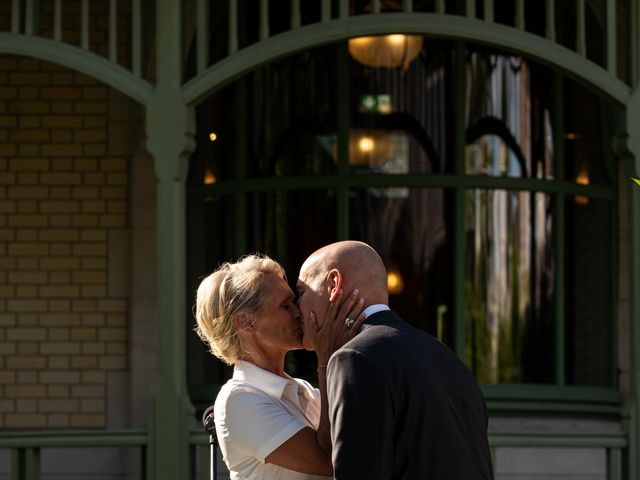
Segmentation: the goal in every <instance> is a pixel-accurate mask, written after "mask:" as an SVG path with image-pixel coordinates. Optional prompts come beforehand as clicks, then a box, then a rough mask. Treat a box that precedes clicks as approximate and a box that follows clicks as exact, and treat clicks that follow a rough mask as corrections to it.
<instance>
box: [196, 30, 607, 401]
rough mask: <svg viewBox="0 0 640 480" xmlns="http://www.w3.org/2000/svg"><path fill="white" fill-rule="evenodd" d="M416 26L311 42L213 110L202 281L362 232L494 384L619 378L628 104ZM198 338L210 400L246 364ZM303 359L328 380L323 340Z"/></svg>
mask: <svg viewBox="0 0 640 480" xmlns="http://www.w3.org/2000/svg"><path fill="white" fill-rule="evenodd" d="M389 37H393V38H389ZM411 37H416V36H406V35H401V34H398V35H386V36H377V37H366V38H367V40H366V41H363V42H361V43H359V44H357V45H356V44H352V43H347V42H345V43H342V44H339V45H328V46H324V47H321V48H316V49H313V50H310V51H307V52H304V53H301V54H297V55H293V56H291V57H288V58H285V59H281V60H278V61H276V62H273V63H271V64H269V65H267V66H264V67H260V68H257V69H256V70H255V71H253V72H252V73H250V74H247V75H246V76H245V77H243V78H242V79H240V80H238V81H236V82H235V83H234V84H233V85H230V86H228V87H226V88H225V89H223V90H221V91H220V92H218V93H217V94H215V95H213V96H212V97H211V98H209V99H207V100H206V101H204V102H203V103H201V104H200V105H199V106H198V109H197V118H198V133H197V142H198V145H197V149H196V152H195V154H194V157H193V159H192V162H191V170H190V176H189V187H190V188H189V198H188V204H187V208H188V213H187V219H188V262H189V263H188V276H189V282H190V283H189V285H188V288H189V292H190V294H192V292H195V288H196V286H197V284H198V282H199V279H200V278H201V277H202V276H204V275H206V274H207V273H209V272H211V271H212V270H213V269H214V268H215V267H217V266H218V265H219V264H220V263H222V262H224V261H235V260H236V259H237V258H238V257H239V256H240V255H243V254H246V253H250V252H255V251H261V252H264V253H266V254H268V255H270V256H272V257H273V258H275V259H276V260H278V261H279V262H280V263H282V264H283V266H284V267H285V269H286V270H287V272H288V276H289V280H290V281H291V283H293V281H295V278H296V277H297V273H298V269H299V268H300V265H301V264H302V262H303V261H304V259H305V258H306V257H307V255H309V254H310V253H311V252H313V251H314V250H315V249H317V248H319V247H320V246H322V245H325V244H328V243H331V242H334V241H336V240H339V239H346V238H349V239H358V240H363V241H365V242H367V243H369V244H371V245H372V246H373V247H374V248H376V249H377V251H378V252H379V253H380V254H381V256H382V258H383V260H384V261H385V264H386V265H387V268H388V272H389V277H388V283H389V290H390V305H391V307H392V308H393V309H395V310H396V311H398V313H400V315H401V316H402V317H403V318H405V319H406V320H407V321H409V322H410V323H412V324H414V325H415V326H417V327H418V328H421V329H423V330H426V331H427V332H429V333H431V334H432V335H434V336H436V337H438V338H439V339H440V340H442V341H443V342H444V343H445V344H447V345H449V346H450V347H451V348H452V349H455V350H456V351H457V353H458V355H460V356H461V357H462V358H463V359H464V360H465V361H466V362H467V364H468V365H469V367H470V368H471V370H472V371H473V373H474V374H475V375H476V377H477V378H478V380H479V382H480V383H481V384H485V385H497V386H498V387H496V388H493V387H488V388H490V389H491V391H492V392H496V391H507V392H510V393H508V394H504V395H506V397H504V398H505V399H506V398H509V399H510V400H513V399H514V398H516V397H517V395H518V392H519V391H521V390H519V387H518V386H519V385H522V384H534V385H538V386H539V388H540V389H542V388H543V387H542V386H541V385H547V386H549V385H551V386H553V385H555V386H556V387H557V388H555V387H554V388H551V389H550V390H549V389H546V390H544V391H545V392H548V391H551V392H556V391H557V392H559V393H557V395H558V400H560V399H561V400H562V401H567V399H571V398H573V397H572V395H575V398H576V399H578V394H576V393H571V392H576V391H577V390H575V388H578V387H601V388H608V389H611V388H612V387H614V386H615V381H616V379H615V367H616V353H615V344H614V338H613V332H614V331H615V322H616V317H615V309H614V307H613V306H614V301H615V298H616V285H615V282H614V280H615V278H614V275H613V271H614V270H613V269H614V261H613V258H614V243H613V238H614V233H613V232H614V231H615V218H616V210H615V208H616V205H615V198H616V193H615V191H614V186H615V185H616V179H615V171H614V169H613V167H612V161H611V158H612V153H611V151H610V145H611V135H612V131H611V129H612V128H613V127H612V126H611V125H613V124H614V122H613V120H612V119H613V118H614V117H615V115H616V112H615V111H614V109H613V107H612V105H611V103H610V102H609V101H607V100H606V99H604V98H601V97H599V96H597V95H596V94H594V93H591V92H590V91H589V90H588V89H586V88H585V87H584V86H581V85H578V84H576V83H575V82H573V81H571V80H568V79H566V78H564V77H563V76H562V75H561V74H560V73H558V72H552V71H550V70H549V69H548V68H546V67H543V66H541V65H539V64H537V63H536V62H534V61H532V60H529V59H525V58H522V57H519V56H515V55H511V54H506V53H504V52H499V51H495V50H490V49H488V48H485V47H480V46H475V45H466V46H465V45H462V48H453V43H452V42H449V41H444V40H435V39H431V38H428V37H422V36H417V38H411ZM389 42H391V44H393V42H396V43H397V44H398V45H400V47H401V52H403V53H402V56H401V57H400V60H398V59H397V58H396V59H394V58H393V50H389V48H390V47H389V45H390V43H389ZM412 42H413V43H412ZM354 45H356V46H357V48H356V47H354ZM372 45H373V46H372ZM365 47H366V48H365ZM358 49H359V50H358ZM385 49H386V50H385ZM381 52H386V53H384V54H383V53H381ZM385 55H386V56H385ZM456 55H461V56H460V57H459V58H457V57H456ZM394 62H395V63H394ZM465 88H466V90H465ZM454 92H464V95H462V98H457V97H456V98H454ZM212 134H213V135H212ZM456 142H459V144H456ZM338 152H341V154H340V155H338ZM585 178H586V180H585ZM189 318H190V321H189V329H190V330H191V329H192V327H193V320H192V319H191V316H190V317H189ZM189 342H190V343H189V368H190V372H189V385H190V387H191V388H192V394H193V395H194V396H196V395H197V393H194V392H197V391H207V392H209V393H208V394H209V397H208V400H209V401H210V399H211V398H212V396H213V394H214V393H213V388H214V387H213V385H214V384H216V383H220V382H222V381H224V379H225V378H226V377H227V376H228V369H226V367H223V366H221V362H218V361H217V360H215V359H214V358H213V357H212V356H211V355H210V354H208V353H206V352H204V347H203V345H202V344H201V342H200V341H199V340H198V339H197V338H195V337H194V335H191V336H190V337H189ZM287 369H288V371H289V372H290V373H293V374H295V375H297V376H302V377H303V378H307V379H310V380H314V379H315V358H314V355H313V354H309V353H308V352H302V351H300V352H294V353H292V354H291V355H289V356H288V357H287ZM503 388H504V389H506V390H501V389H503ZM545 388H546V387H545ZM207 389H208V390H207ZM572 389H574V390H572ZM578 389H579V388H578ZM514 395H515V396H514ZM552 395H556V393H553V394H552ZM194 398H195V397H194ZM554 398H555V397H554ZM518 401H519V402H520V401H521V402H524V403H527V402H528V403H527V405H526V406H523V408H527V409H528V410H529V411H530V410H531V408H532V407H531V402H534V400H532V399H531V398H523V399H519V400H518ZM509 405H515V407H514V408H518V405H519V404H517V403H509ZM534 408H535V407H534Z"/></svg>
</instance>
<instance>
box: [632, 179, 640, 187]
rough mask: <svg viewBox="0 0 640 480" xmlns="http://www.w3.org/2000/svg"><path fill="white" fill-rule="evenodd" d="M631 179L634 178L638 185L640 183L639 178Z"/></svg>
mask: <svg viewBox="0 0 640 480" xmlns="http://www.w3.org/2000/svg"><path fill="white" fill-rule="evenodd" d="M631 180H633V181H634V182H636V183H637V184H638V185H640V180H638V179H637V178H633V177H631Z"/></svg>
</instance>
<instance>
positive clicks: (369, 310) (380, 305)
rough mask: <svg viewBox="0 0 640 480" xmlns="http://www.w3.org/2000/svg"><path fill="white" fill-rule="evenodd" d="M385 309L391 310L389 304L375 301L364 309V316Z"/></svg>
mask: <svg viewBox="0 0 640 480" xmlns="http://www.w3.org/2000/svg"><path fill="white" fill-rule="evenodd" d="M385 310H391V309H390V308H389V305H385V304H383V303H376V304H374V305H369V306H368V307H367V308H365V309H364V312H363V313H364V318H367V317H370V316H371V315H373V314H374V313H378V312H383V311H385Z"/></svg>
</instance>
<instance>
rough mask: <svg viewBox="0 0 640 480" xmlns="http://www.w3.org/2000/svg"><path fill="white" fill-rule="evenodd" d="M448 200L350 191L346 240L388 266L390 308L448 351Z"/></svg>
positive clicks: (414, 193)
mask: <svg viewBox="0 0 640 480" xmlns="http://www.w3.org/2000/svg"><path fill="white" fill-rule="evenodd" d="M451 197H452V193H451V192H449V191H445V190H443V189H419V188H412V189H409V188H380V189H378V188H369V189H363V190H355V191H352V193H351V202H350V222H349V238H351V239H354V240H362V241H364V242H367V243H369V244H370V245H371V246H373V247H374V248H375V249H376V250H377V251H378V253H380V256H381V257H382V259H383V261H384V262H385V265H386V266H387V270H388V273H389V282H388V283H389V291H390V296H389V301H390V305H391V308H393V309H394V310H395V311H396V312H398V313H399V314H400V315H401V316H402V317H403V318H404V319H405V320H407V321H408V322H410V323H412V324H413V325H415V326H417V327H418V328H421V329H423V330H426V331H428V332H429V333H431V334H432V335H434V336H437V337H438V338H440V339H441V340H442V341H444V342H445V343H447V344H449V345H453V337H452V333H453V332H452V328H453V320H452V314H453V309H452V303H451V302H452V296H453V276H452V272H453V268H452V265H453V260H452V259H453V252H452V245H453V242H452V238H451V237H452V215H453V213H452V201H451Z"/></svg>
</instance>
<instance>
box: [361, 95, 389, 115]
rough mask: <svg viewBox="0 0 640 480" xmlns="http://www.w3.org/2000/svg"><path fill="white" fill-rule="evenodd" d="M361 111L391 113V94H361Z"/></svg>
mask: <svg viewBox="0 0 640 480" xmlns="http://www.w3.org/2000/svg"><path fill="white" fill-rule="evenodd" d="M360 111H361V112H368V113H391V95H360Z"/></svg>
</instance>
